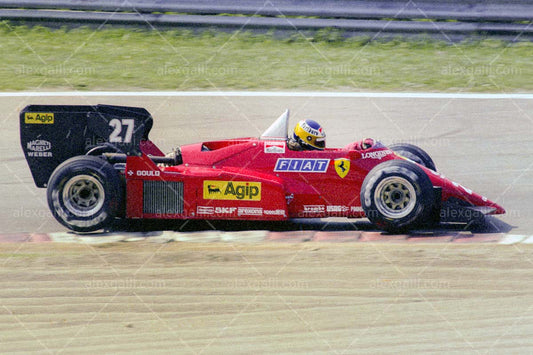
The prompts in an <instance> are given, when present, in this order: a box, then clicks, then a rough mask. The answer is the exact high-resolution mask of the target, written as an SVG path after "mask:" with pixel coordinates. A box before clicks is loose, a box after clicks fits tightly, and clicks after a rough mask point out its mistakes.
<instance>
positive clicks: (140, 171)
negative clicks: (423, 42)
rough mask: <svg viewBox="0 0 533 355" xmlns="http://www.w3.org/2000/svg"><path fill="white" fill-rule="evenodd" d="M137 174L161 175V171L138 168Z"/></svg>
mask: <svg viewBox="0 0 533 355" xmlns="http://www.w3.org/2000/svg"><path fill="white" fill-rule="evenodd" d="M136 175H137V176H160V175H161V172H160V171H159V170H137V172H136Z"/></svg>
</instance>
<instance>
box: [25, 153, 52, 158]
mask: <svg viewBox="0 0 533 355" xmlns="http://www.w3.org/2000/svg"><path fill="white" fill-rule="evenodd" d="M28 156H29V157H34V158H50V157H51V156H52V152H28Z"/></svg>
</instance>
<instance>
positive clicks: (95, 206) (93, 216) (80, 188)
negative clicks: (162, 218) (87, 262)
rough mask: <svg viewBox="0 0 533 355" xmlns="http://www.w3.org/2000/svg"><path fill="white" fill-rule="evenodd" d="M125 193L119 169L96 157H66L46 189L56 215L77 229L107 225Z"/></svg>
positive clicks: (93, 228)
mask: <svg viewBox="0 0 533 355" xmlns="http://www.w3.org/2000/svg"><path fill="white" fill-rule="evenodd" d="M123 196H124V192H123V186H122V182H121V179H120V176H119V174H118V172H117V171H116V170H115V169H114V168H113V167H112V166H111V164H109V163H108V162H107V161H105V160H104V159H101V158H98V157H95V156H77V157H74V158H71V159H68V160H66V161H65V162H64V163H62V164H61V165H59V166H58V167H57V168H56V169H55V170H54V172H53V173H52V176H51V177H50V180H49V182H48V189H47V197H48V205H49V207H50V210H51V211H52V214H53V215H54V217H55V218H56V219H57V220H58V221H59V222H60V223H61V224H63V225H65V226H66V227H68V228H70V229H72V230H74V231H77V232H92V231H95V230H98V229H102V228H105V227H106V226H108V225H109V224H110V223H111V222H112V221H113V219H114V218H115V217H116V216H117V215H118V214H119V213H120V208H121V206H122V200H123Z"/></svg>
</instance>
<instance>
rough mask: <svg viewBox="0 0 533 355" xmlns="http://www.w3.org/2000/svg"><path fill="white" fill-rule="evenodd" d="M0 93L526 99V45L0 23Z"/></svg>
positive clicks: (531, 49) (530, 52)
mask: <svg viewBox="0 0 533 355" xmlns="http://www.w3.org/2000/svg"><path fill="white" fill-rule="evenodd" d="M0 53H1V54H0V62H1V63H2V64H1V66H0V90H2V91H10V90H37V91H38V90H139V89H140V90H218V89H220V90H228V89H244V90H246V89H249V90H331V91H336V90H338V91H340V90H348V91H358V90H375V91H442V92H457V91H464V92H528V91H533V81H532V80H531V77H533V66H532V65H531V58H533V43H530V42H519V43H515V44H509V43H505V42H500V41H493V40H485V41H478V42H471V43H460V44H449V43H444V42H438V41H434V40H430V39H418V40H399V39H398V40H390V41H385V42H384V41H369V39H368V38H350V39H343V38H342V36H340V35H339V34H338V33H335V32H331V31H321V32H318V33H317V34H316V35H315V36H314V37H311V38H306V37H304V36H303V35H294V36H293V37H291V38H287V39H276V38H275V37H274V36H272V35H252V34H249V33H238V34H227V33H215V32H211V31H207V32H204V33H203V34H200V35H193V34H192V33H191V32H190V31H165V32H157V31H144V30H142V31H141V30H131V29H116V28H112V29H101V30H97V31H95V30H93V29H89V28H78V29H71V30H66V29H61V30H51V29H48V28H43V27H34V28H31V29H29V28H26V27H14V26H11V25H9V24H8V23H5V22H4V23H0Z"/></svg>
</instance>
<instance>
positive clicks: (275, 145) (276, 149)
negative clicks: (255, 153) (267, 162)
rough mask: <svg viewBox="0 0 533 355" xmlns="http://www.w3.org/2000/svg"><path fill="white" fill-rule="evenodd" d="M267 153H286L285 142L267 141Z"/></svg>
mask: <svg viewBox="0 0 533 355" xmlns="http://www.w3.org/2000/svg"><path fill="white" fill-rule="evenodd" d="M265 153H285V142H266V143H265Z"/></svg>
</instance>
